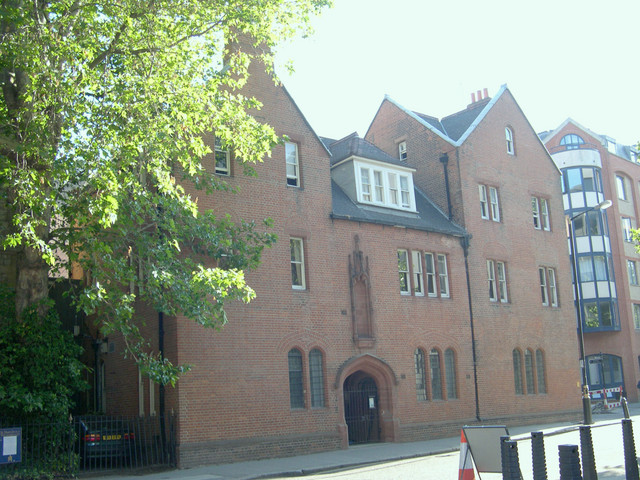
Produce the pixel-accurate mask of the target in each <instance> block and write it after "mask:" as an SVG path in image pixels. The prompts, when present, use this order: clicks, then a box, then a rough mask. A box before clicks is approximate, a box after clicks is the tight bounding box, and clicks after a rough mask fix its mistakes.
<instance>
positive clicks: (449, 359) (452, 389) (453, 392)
mask: <svg viewBox="0 0 640 480" xmlns="http://www.w3.org/2000/svg"><path fill="white" fill-rule="evenodd" d="M444 375H445V381H446V385H447V398H458V389H457V385H456V354H455V353H454V352H453V350H452V349H450V348H447V350H446V351H445V352H444Z"/></svg>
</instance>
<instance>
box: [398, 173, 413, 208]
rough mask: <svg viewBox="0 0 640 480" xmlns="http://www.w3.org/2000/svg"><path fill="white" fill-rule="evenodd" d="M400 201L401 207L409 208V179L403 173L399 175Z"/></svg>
mask: <svg viewBox="0 0 640 480" xmlns="http://www.w3.org/2000/svg"><path fill="white" fill-rule="evenodd" d="M400 201H401V202H402V208H411V191H410V190H409V179H408V178H407V177H406V176H404V175H401V176H400Z"/></svg>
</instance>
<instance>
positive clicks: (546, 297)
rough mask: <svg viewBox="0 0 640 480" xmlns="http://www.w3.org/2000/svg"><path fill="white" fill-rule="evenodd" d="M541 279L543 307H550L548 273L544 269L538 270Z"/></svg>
mask: <svg viewBox="0 0 640 480" xmlns="http://www.w3.org/2000/svg"><path fill="white" fill-rule="evenodd" d="M538 275H539V277H540V294H541V295H542V305H544V306H547V305H549V292H548V291H547V272H546V270H545V268H544V267H540V268H538Z"/></svg>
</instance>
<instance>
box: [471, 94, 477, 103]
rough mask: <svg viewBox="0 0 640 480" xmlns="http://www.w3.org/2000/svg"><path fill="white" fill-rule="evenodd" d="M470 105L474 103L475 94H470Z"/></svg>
mask: <svg viewBox="0 0 640 480" xmlns="http://www.w3.org/2000/svg"><path fill="white" fill-rule="evenodd" d="M471 103H476V94H475V93H471Z"/></svg>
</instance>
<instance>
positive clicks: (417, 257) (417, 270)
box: [411, 250, 424, 297]
mask: <svg viewBox="0 0 640 480" xmlns="http://www.w3.org/2000/svg"><path fill="white" fill-rule="evenodd" d="M411 260H412V262H411V263H412V265H411V266H412V268H413V293H414V295H416V296H417V297H423V296H424V285H423V282H422V255H421V254H420V252H419V251H416V250H414V251H412V252H411Z"/></svg>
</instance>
